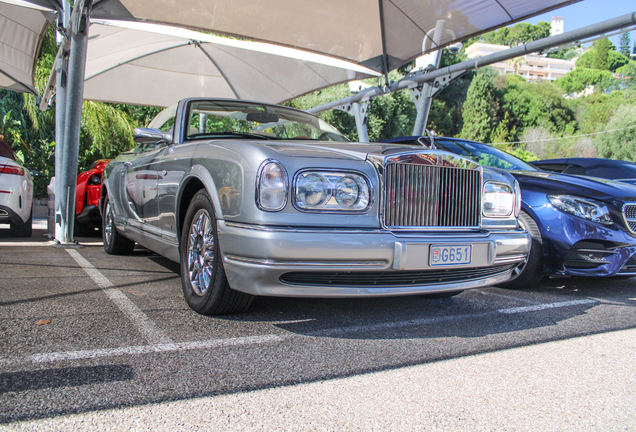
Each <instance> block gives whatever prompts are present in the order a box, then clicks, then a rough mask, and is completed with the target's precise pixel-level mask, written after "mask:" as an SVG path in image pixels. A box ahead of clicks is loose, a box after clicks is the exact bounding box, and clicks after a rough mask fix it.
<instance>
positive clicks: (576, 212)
mask: <svg viewBox="0 0 636 432" xmlns="http://www.w3.org/2000/svg"><path fill="white" fill-rule="evenodd" d="M548 200H549V201H550V203H551V204H552V205H553V206H554V207H555V208H557V209H558V210H561V211H562V212H563V213H567V214H570V215H572V216H576V217H580V218H581V219H586V220H589V221H591V222H596V223H600V224H603V225H611V224H613V223H614V222H613V221H612V217H611V216H610V213H609V210H608V208H607V206H606V205H605V203H602V202H599V201H595V200H592V199H588V198H581V197H577V196H574V195H556V194H550V195H548Z"/></svg>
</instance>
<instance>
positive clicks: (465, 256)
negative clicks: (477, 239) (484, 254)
mask: <svg viewBox="0 0 636 432" xmlns="http://www.w3.org/2000/svg"><path fill="white" fill-rule="evenodd" d="M472 249H473V246H472V245H459V246H457V245H453V246H435V245H431V250H430V254H429V265H431V266H452V265H467V264H470V263H471V255H472Z"/></svg>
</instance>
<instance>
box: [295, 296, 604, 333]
mask: <svg viewBox="0 0 636 432" xmlns="http://www.w3.org/2000/svg"><path fill="white" fill-rule="evenodd" d="M592 303H598V302H597V301H595V300H590V299H582V300H572V301H566V302H557V303H544V304H538V305H533V306H523V307H517V308H507V309H497V310H495V311H486V312H478V313H470V314H463V315H444V316H440V317H433V318H421V319H415V320H408V321H395V322H388V323H378V324H371V325H366V326H352V327H338V328H333V329H324V330H318V331H314V332H310V333H307V335H308V336H324V337H328V336H335V335H340V334H343V333H357V332H372V331H382V330H389V329H394V328H400V327H411V326H413V327H415V326H422V325H429V324H436V323H441V322H444V321H456V320H460V319H475V318H482V317H485V316H489V315H493V314H496V313H503V314H517V313H524V312H534V311H540V310H545V309H554V308H562V307H569V306H578V305H583V304H592Z"/></svg>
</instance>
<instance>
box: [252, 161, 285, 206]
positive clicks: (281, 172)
mask: <svg viewBox="0 0 636 432" xmlns="http://www.w3.org/2000/svg"><path fill="white" fill-rule="evenodd" d="M255 190H256V205H257V206H258V208H259V209H261V210H263V211H268V212H276V211H281V210H282V209H284V208H285V205H287V192H288V190H289V181H288V177H287V171H285V168H284V167H283V165H282V164H281V163H280V162H278V161H277V160H274V159H267V160H265V161H263V163H262V164H261V166H260V167H259V168H258V173H257V175H256V189H255Z"/></svg>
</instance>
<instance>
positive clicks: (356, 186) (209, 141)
mask: <svg viewBox="0 0 636 432" xmlns="http://www.w3.org/2000/svg"><path fill="white" fill-rule="evenodd" d="M135 142H136V147H135V148H134V149H133V150H131V151H129V152H126V153H123V154H121V155H119V156H118V157H117V158H116V159H114V160H113V161H112V162H111V163H109V164H108V165H107V167H106V169H105V170H104V174H103V184H102V189H101V200H100V210H101V212H102V215H103V218H102V220H103V230H102V232H103V240H104V249H105V251H106V253H109V254H129V253H132V252H133V249H134V247H135V244H139V245H141V246H143V247H145V248H147V249H150V250H151V251H154V252H156V253H158V254H160V255H163V256H165V257H166V258H168V259H170V260H173V261H175V262H179V263H180V265H181V279H182V287H183V293H184V297H185V299H186V301H187V303H188V305H189V306H190V307H191V308H192V309H193V310H195V311H196V312H199V313H201V314H205V315H213V314H229V313H238V312H243V311H245V310H247V308H249V306H250V304H251V303H252V301H253V299H254V298H255V296H287V297H356V296H360V297H364V296H395V295H408V294H411V295H414V294H427V295H435V296H451V295H454V294H456V293H459V292H461V291H462V290H466V289H469V288H478V287H484V286H489V285H494V284H497V283H500V282H505V281H507V280H510V279H511V278H512V277H513V276H514V275H515V274H516V273H515V272H516V271H517V270H518V269H519V268H520V266H522V265H523V263H524V262H525V261H526V258H527V256H528V252H529V249H528V248H529V234H528V233H527V232H526V230H524V229H523V228H521V227H520V225H519V224H518V216H519V212H520V205H521V204H520V203H521V197H520V192H519V186H518V184H517V182H516V181H515V179H514V178H513V177H512V176H511V175H510V174H508V173H506V172H501V171H497V170H493V169H490V168H486V167H483V166H481V165H479V164H478V163H476V162H474V161H472V160H470V159H468V158H463V157H461V156H457V155H454V154H452V153H449V152H445V151H440V150H435V149H428V148H426V147H425V146H423V145H421V144H417V143H416V144H412V145H403V144H377V143H356V142H350V141H349V140H348V139H347V138H346V137H345V136H344V135H342V134H341V133H339V132H338V131H337V130H336V129H334V128H333V127H331V126H330V125H328V124H327V123H326V122H324V121H323V120H321V119H320V118H318V117H316V116H314V115H311V114H308V113H306V112H304V111H300V110H296V109H292V108H288V107H284V106H279V105H268V104H263V103H258V102H247V101H237V100H218V99H202V98H189V99H184V100H181V101H180V102H178V103H177V104H175V105H173V106H171V107H169V108H167V109H165V110H164V111H162V112H161V113H159V114H158V115H157V117H156V118H155V119H154V120H153V121H152V122H151V123H150V124H149V126H148V128H138V129H136V130H135Z"/></svg>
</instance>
